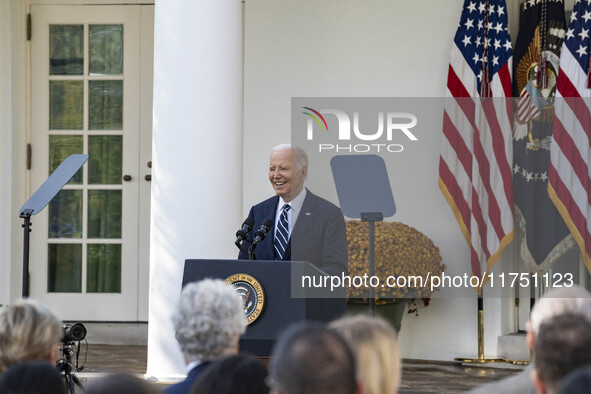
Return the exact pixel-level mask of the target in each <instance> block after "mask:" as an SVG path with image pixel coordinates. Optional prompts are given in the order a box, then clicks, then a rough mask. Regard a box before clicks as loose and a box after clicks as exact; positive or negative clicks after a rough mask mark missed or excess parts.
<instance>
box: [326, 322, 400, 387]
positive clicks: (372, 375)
mask: <svg viewBox="0 0 591 394" xmlns="http://www.w3.org/2000/svg"><path fill="white" fill-rule="evenodd" d="M330 328H331V329H333V330H335V331H337V332H338V333H339V334H341V335H342V336H343V338H344V339H345V341H347V343H348V344H349V346H350V347H351V349H352V350H353V353H354V354H355V359H356V361H357V381H358V382H359V383H360V384H361V385H362V386H363V389H364V393H365V394H394V393H396V392H398V387H399V386H400V376H401V362H400V354H399V352H398V341H397V339H396V338H397V337H396V331H394V329H393V328H392V326H390V324H388V323H387V322H386V321H385V320H384V319H382V318H380V317H377V316H376V317H371V316H369V315H355V316H346V317H343V318H340V319H338V320H335V321H334V322H332V323H331V324H330Z"/></svg>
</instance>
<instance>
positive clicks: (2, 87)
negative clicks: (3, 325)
mask: <svg viewBox="0 0 591 394" xmlns="http://www.w3.org/2000/svg"><path fill="white" fill-rule="evenodd" d="M10 16H11V15H10V2H9V0H0V53H2V54H9V53H10V52H11V49H10V48H11V45H10V39H11V34H10V29H11V23H10ZM10 62H11V56H4V55H3V56H0V76H2V77H1V78H0V141H1V142H0V179H2V182H3V183H4V182H8V184H10V182H11V180H12V176H11V160H10V158H11V154H10V152H11V148H12V126H11V124H12V114H11V109H12V105H11V101H12V99H11V92H12V84H11V78H10V75H11V71H12V66H11V64H10ZM11 201H12V196H11V188H10V187H2V188H0V223H2V225H1V226H0V304H6V303H8V301H9V297H10V265H11V264H10V260H11V256H10V239H11V230H12V228H11V226H10V225H9V223H11V211H10V207H11Z"/></svg>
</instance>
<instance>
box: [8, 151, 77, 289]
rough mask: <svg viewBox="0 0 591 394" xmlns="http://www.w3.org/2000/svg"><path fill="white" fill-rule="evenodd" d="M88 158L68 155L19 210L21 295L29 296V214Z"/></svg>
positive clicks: (56, 191)
mask: <svg viewBox="0 0 591 394" xmlns="http://www.w3.org/2000/svg"><path fill="white" fill-rule="evenodd" d="M86 160H88V155H70V156H68V157H67V158H66V160H64V161H63V162H62V164H60V165H59V167H58V168H56V169H55V171H54V172H53V173H52V174H51V175H50V176H49V178H47V179H46V180H45V182H43V184H42V185H41V186H40V187H39V189H37V191H36V192H35V193H34V194H33V195H32V196H31V198H29V199H28V200H27V202H26V203H25V204H24V205H23V206H22V207H21V209H20V210H19V217H21V218H23V221H24V223H23V225H22V227H23V231H24V237H23V288H22V297H23V298H27V297H29V241H30V233H31V215H36V214H38V213H39V212H41V211H42V210H43V209H44V208H45V207H46V206H47V204H49V202H50V201H51V200H53V198H54V197H55V196H56V194H57V193H58V192H59V191H60V190H61V189H62V188H63V187H64V185H65V184H66V183H68V181H69V180H70V178H72V177H73V176H74V174H75V173H76V171H78V170H79V169H80V167H82V165H83V164H84V163H86Z"/></svg>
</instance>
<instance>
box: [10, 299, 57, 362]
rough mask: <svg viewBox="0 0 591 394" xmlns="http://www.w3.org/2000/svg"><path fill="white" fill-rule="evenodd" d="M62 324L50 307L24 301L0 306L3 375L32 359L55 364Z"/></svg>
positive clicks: (31, 301)
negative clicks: (17, 364) (0, 307)
mask: <svg viewBox="0 0 591 394" xmlns="http://www.w3.org/2000/svg"><path fill="white" fill-rule="evenodd" d="M61 334H62V324H61V321H60V320H59V319H58V317H57V316H56V314H55V313H54V312H53V311H52V310H51V309H49V308H48V307H46V306H44V305H42V304H40V303H38V302H36V301H33V300H24V301H19V302H16V303H15V304H12V305H10V306H5V307H3V308H2V309H0V374H2V373H3V372H4V371H6V370H7V369H8V368H9V367H10V366H12V365H14V364H16V363H19V362H23V361H33V360H45V361H49V362H51V363H55V360H56V351H57V344H58V343H59V341H60V338H61Z"/></svg>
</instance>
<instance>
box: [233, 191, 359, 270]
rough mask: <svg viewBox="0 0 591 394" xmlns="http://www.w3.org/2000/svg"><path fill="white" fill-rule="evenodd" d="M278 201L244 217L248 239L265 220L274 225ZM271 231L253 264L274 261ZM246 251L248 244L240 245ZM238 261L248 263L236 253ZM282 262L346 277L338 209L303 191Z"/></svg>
mask: <svg viewBox="0 0 591 394" xmlns="http://www.w3.org/2000/svg"><path fill="white" fill-rule="evenodd" d="M278 203H279V197H278V196H274V197H271V198H269V199H268V200H265V201H263V202H261V203H260V204H257V205H255V206H253V207H252V208H251V209H250V212H249V214H248V217H250V218H252V219H254V223H255V224H254V227H253V229H252V230H251V231H250V233H249V234H248V235H249V239H253V238H254V232H255V231H256V230H257V229H258V228H259V227H260V225H261V223H262V222H263V220H265V219H271V220H272V221H273V223H274V222H275V214H276V213H277V204H278ZM274 233H275V230H274V229H273V228H271V230H269V233H268V234H267V236H266V237H265V239H264V240H263V241H261V242H260V243H259V244H258V245H257V247H256V249H255V250H254V256H255V259H256V260H275V258H276V257H275V248H274V246H273V234H274ZM242 245H243V247H244V249H245V250H248V248H249V247H250V242H248V241H244V242H243V244H242ZM238 258H239V259H248V254H247V253H244V252H242V251H241V252H240V253H239V254H238ZM283 260H291V261H309V262H310V263H312V264H314V265H315V266H316V267H318V268H320V269H321V270H322V271H324V272H326V273H328V274H330V275H341V273H345V274H347V266H348V264H347V231H346V228H345V219H344V217H343V214H342V212H341V210H340V208H339V207H337V206H336V205H334V204H332V203H331V202H329V201H326V200H325V199H323V198H320V197H318V196H316V195H314V194H312V193H311V192H310V191H309V190H307V193H306V198H305V199H304V204H303V205H302V210H301V212H300V213H299V215H298V218H297V221H296V223H295V227H294V228H293V230H292V233H291V237H290V239H289V242H288V245H287V249H286V253H285V255H284V256H283Z"/></svg>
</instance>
